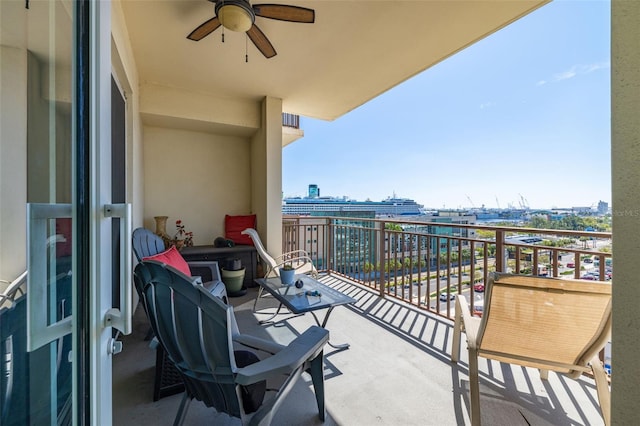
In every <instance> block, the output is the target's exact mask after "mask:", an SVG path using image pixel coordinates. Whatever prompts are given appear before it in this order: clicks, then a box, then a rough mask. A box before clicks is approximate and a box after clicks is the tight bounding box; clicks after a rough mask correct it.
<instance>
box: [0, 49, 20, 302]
mask: <svg viewBox="0 0 640 426" xmlns="http://www.w3.org/2000/svg"><path fill="white" fill-rule="evenodd" d="M0 90H1V91H2V97H1V99H0V111H2V114H0V206H1V207H2V208H1V209H0V241H2V244H0V279H4V280H13V279H14V278H16V277H17V276H18V275H20V274H21V273H22V272H23V271H24V270H26V268H27V259H26V239H27V238H26V237H27V235H26V234H27V233H26V229H27V223H26V220H27V219H26V204H27V121H26V120H27V51H26V50H24V49H19V48H12V47H7V46H0ZM3 288H4V286H2V283H0V290H2V289H3Z"/></svg>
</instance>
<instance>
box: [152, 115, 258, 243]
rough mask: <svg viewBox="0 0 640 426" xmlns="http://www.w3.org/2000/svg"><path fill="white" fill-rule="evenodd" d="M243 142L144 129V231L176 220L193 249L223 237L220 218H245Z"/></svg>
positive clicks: (247, 167) (247, 193)
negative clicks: (157, 222) (190, 236)
mask: <svg viewBox="0 0 640 426" xmlns="http://www.w3.org/2000/svg"><path fill="white" fill-rule="evenodd" d="M249 150H250V146H249V140H247V139H245V138H242V137H237V136H222V135H215V134H211V133H200V132H194V131H188V130H178V129H167V128H160V127H144V154H143V156H144V182H145V185H144V226H145V227H147V228H149V229H152V230H154V229H155V221H154V219H153V217H154V216H169V220H168V225H167V232H168V233H169V234H170V235H172V234H173V233H174V232H175V221H176V219H181V220H182V221H183V222H184V224H185V226H186V229H187V230H188V231H193V233H194V238H193V241H194V244H196V245H202V244H213V240H214V239H215V238H216V237H218V236H224V216H225V214H249V213H252V212H251V187H250V185H251V162H250V155H249Z"/></svg>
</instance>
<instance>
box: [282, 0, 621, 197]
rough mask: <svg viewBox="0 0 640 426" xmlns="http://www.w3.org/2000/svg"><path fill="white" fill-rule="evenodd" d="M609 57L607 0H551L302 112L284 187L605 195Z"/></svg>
mask: <svg viewBox="0 0 640 426" xmlns="http://www.w3.org/2000/svg"><path fill="white" fill-rule="evenodd" d="M609 58H610V3H609V1H605V0H555V1H553V2H551V3H550V4H547V5H545V6H543V7H541V8H539V9H538V10H536V11H534V12H532V13H531V14H529V15H527V16H525V17H523V18H521V19H520V20H518V21H516V22H514V23H512V24H511V25H509V26H507V27H506V28H504V29H502V30H500V31H498V32H496V33H494V34H492V35H490V36H488V37H486V38H485V39H483V40H481V41H479V42H477V43H475V44H474V45H472V46H470V47H468V48H466V49H465V50H463V51H461V52H459V53H458V54H456V55H454V56H452V57H450V58H448V59H446V60H444V61H443V62H441V63H439V64H437V65H435V66H433V67H431V68H429V69H427V70H425V71H424V72H422V73H421V74H418V75H417V76H415V77H413V78H412V79H410V80H407V81H405V82H404V83H402V84H400V85H398V86H396V87H395V88H392V89H391V90H389V91H387V92H386V93H384V94H382V95H381V96H379V97H377V98H375V99H373V100H371V101H370V102H368V103H366V104H364V105H362V106H360V107H359V108H356V109H355V110H353V111H351V112H349V113H348V114H345V115H344V116H342V117H340V118H338V119H336V120H334V121H322V120H315V119H309V118H305V117H301V122H300V127H301V128H302V130H303V131H304V137H303V138H302V139H299V140H297V141H296V142H294V143H292V144H290V145H288V146H286V147H285V148H284V150H283V169H282V177H283V182H282V185H283V188H282V190H283V194H284V196H285V197H288V196H305V195H307V186H308V184H316V185H318V187H319V188H320V193H321V195H322V196H347V197H348V198H352V199H355V200H366V199H370V200H373V201H379V200H382V199H385V198H387V197H390V196H393V195H394V194H395V195H396V196H397V197H401V198H412V199H414V200H416V201H417V202H418V203H420V204H423V205H424V206H425V207H427V208H469V207H481V206H483V205H484V206H485V207H487V208H494V207H500V208H508V207H516V208H518V207H521V206H522V205H523V204H524V205H526V206H528V207H530V208H554V207H555V208H562V207H577V206H581V207H582V206H592V205H594V206H595V205H597V203H598V201H605V202H608V203H610V202H611V153H610V149H611V131H610V129H611V127H610V121H611V112H610V72H611V69H610V59H609ZM310 158H313V161H309V159H310ZM303 163H304V164H305V166H304V173H303V174H301V173H300V167H299V165H300V164H303Z"/></svg>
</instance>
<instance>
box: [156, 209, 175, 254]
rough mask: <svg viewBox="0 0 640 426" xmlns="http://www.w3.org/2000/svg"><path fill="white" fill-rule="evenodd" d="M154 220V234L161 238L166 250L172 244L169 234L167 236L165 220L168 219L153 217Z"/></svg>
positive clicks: (165, 217) (166, 217)
mask: <svg viewBox="0 0 640 426" xmlns="http://www.w3.org/2000/svg"><path fill="white" fill-rule="evenodd" d="M154 219H155V221H156V232H155V234H156V235H157V236H159V237H160V238H162V242H163V243H164V246H165V248H168V247H169V246H171V243H172V242H173V241H171V237H170V236H169V234H167V219H169V216H154Z"/></svg>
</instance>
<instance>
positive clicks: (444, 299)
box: [440, 293, 456, 302]
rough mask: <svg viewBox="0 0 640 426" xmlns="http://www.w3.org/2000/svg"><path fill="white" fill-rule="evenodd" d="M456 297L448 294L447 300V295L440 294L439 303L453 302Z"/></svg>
mask: <svg viewBox="0 0 640 426" xmlns="http://www.w3.org/2000/svg"><path fill="white" fill-rule="evenodd" d="M455 298H456V295H455V294H453V293H452V294H450V295H449V298H447V293H440V301H441V302H446V301H447V300H455Z"/></svg>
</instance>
